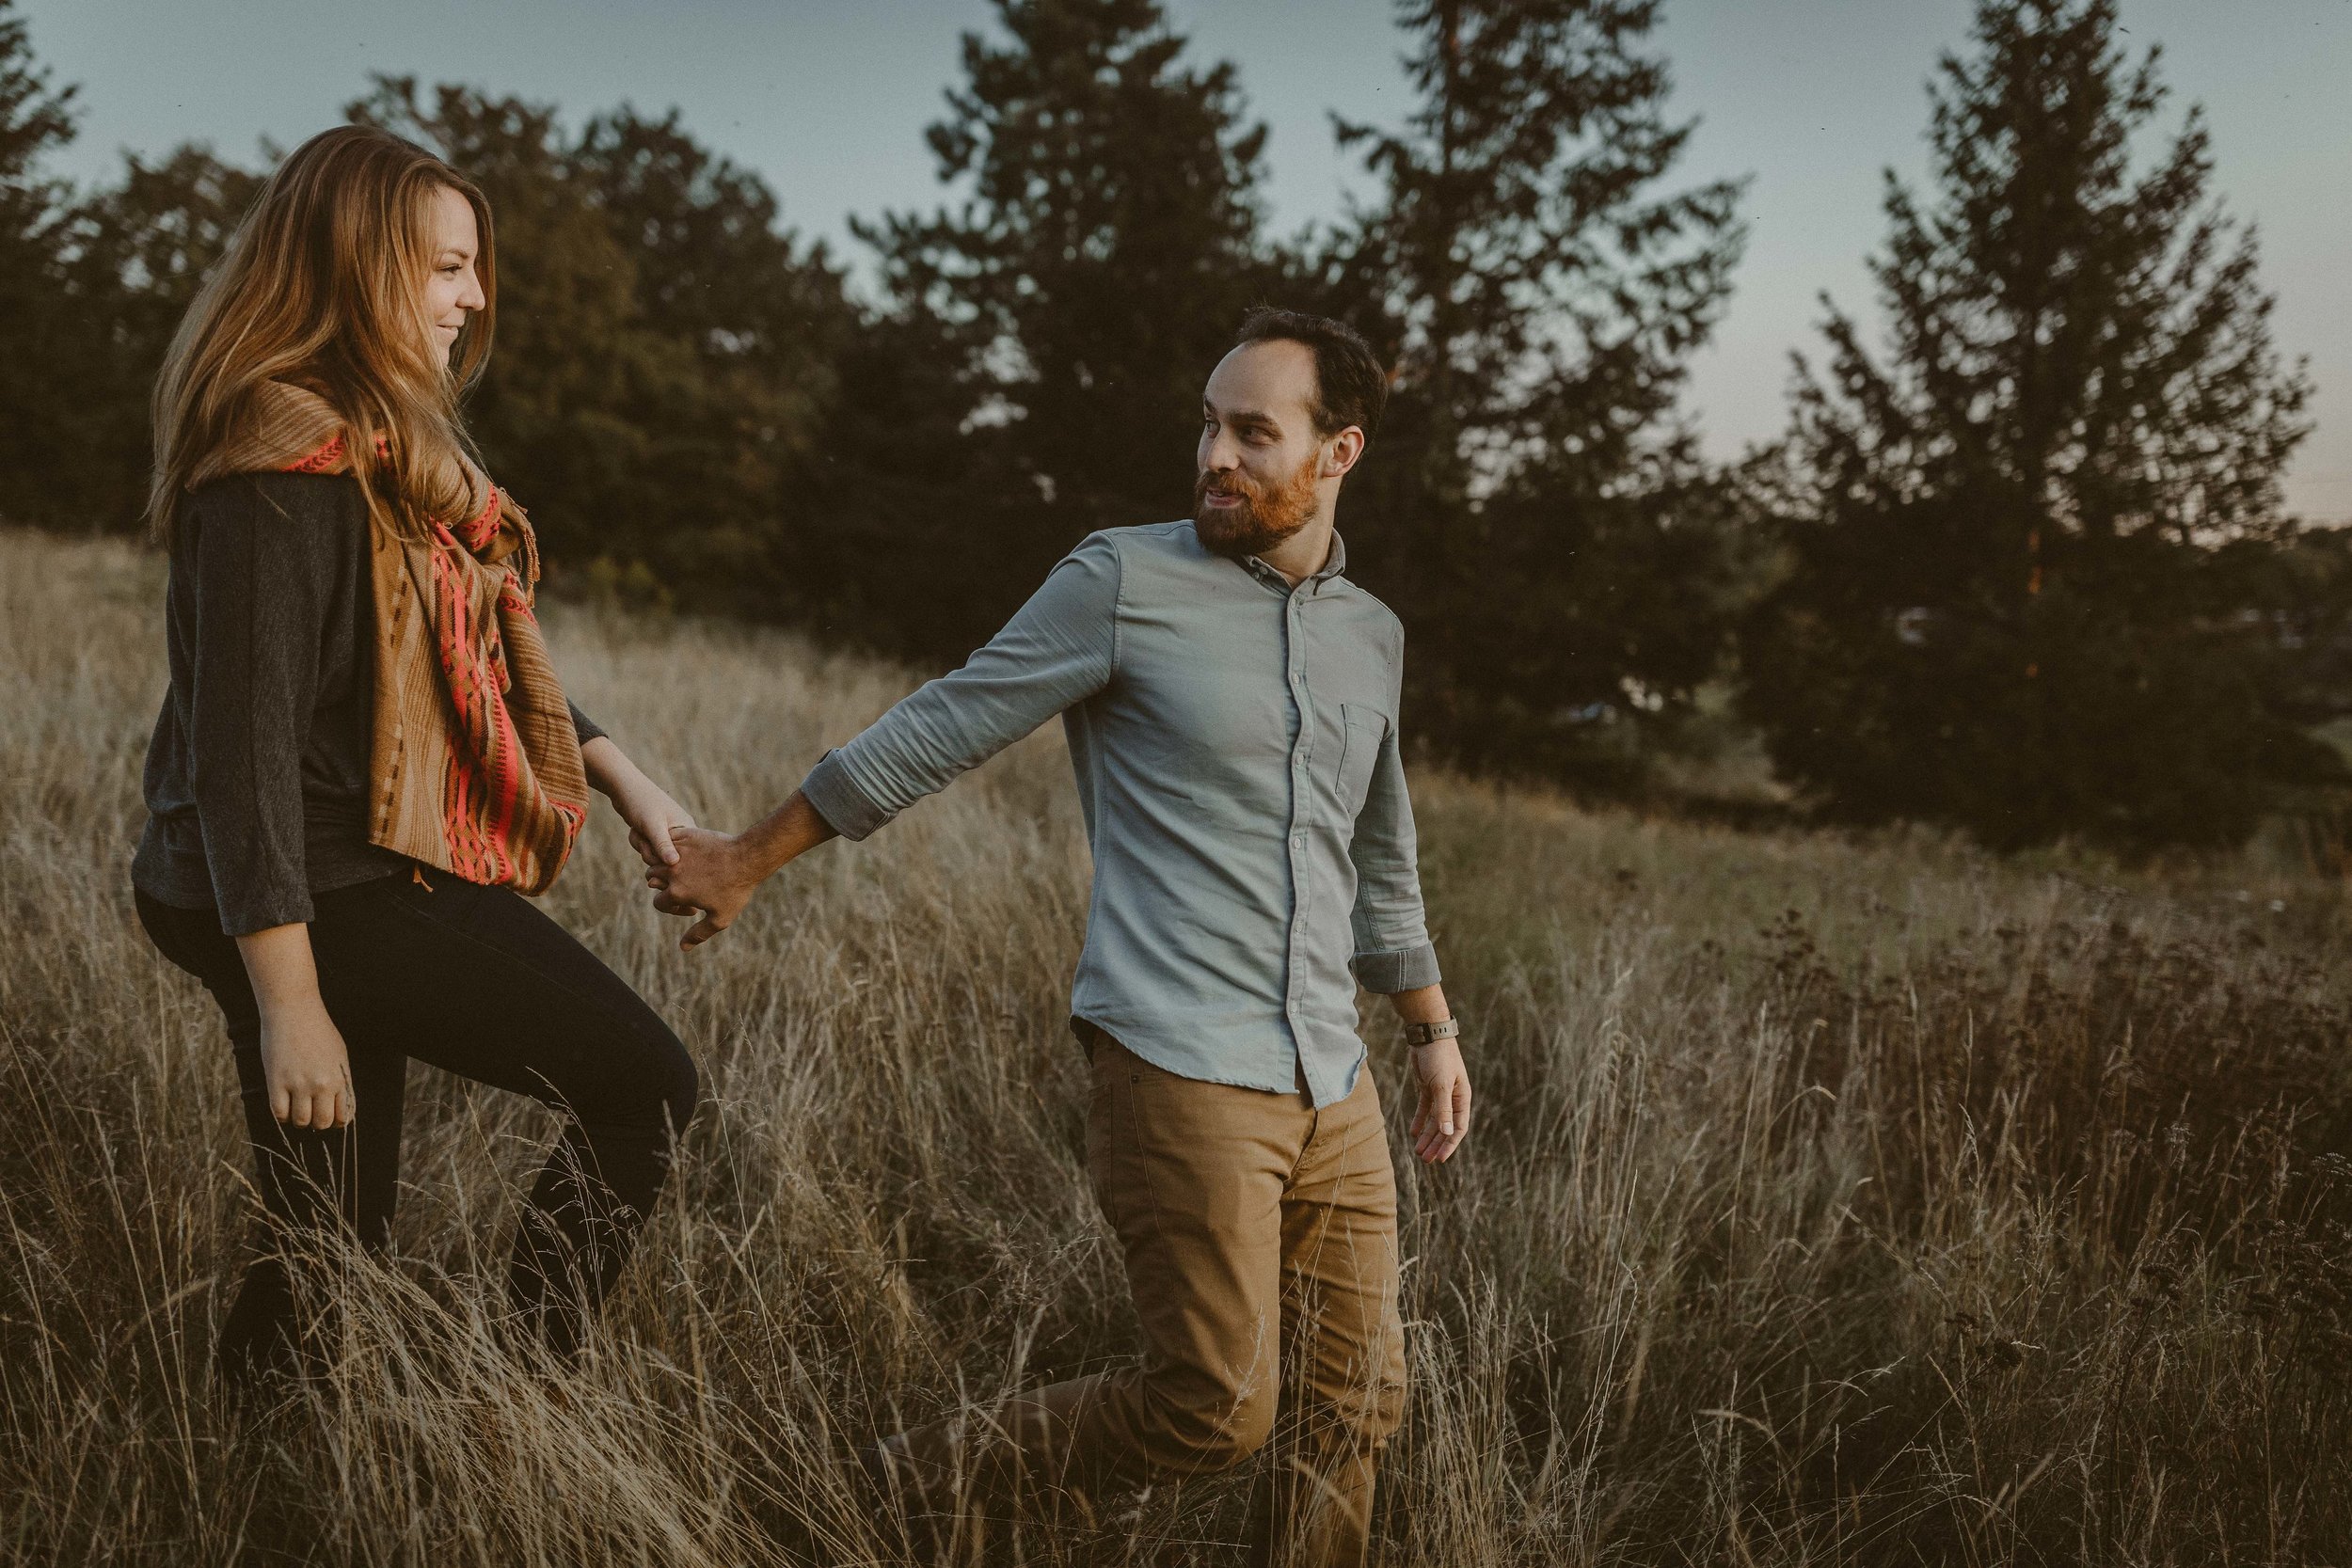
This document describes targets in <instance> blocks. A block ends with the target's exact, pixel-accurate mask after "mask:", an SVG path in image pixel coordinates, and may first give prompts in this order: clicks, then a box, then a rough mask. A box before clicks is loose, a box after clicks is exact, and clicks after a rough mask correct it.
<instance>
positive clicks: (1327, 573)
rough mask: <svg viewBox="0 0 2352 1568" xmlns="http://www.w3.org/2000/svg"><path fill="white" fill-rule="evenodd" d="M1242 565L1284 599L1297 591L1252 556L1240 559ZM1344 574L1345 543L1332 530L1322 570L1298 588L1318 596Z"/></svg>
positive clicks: (1336, 531) (1345, 570) (1287, 580)
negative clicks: (1328, 584)
mask: <svg viewBox="0 0 2352 1568" xmlns="http://www.w3.org/2000/svg"><path fill="white" fill-rule="evenodd" d="M1242 564H1243V565H1245V566H1247V567H1248V568H1249V570H1250V572H1251V573H1252V574H1253V575H1255V576H1256V578H1258V580H1259V581H1261V582H1263V583H1264V584H1265V585H1266V586H1267V587H1269V588H1275V589H1279V590H1280V591H1281V593H1282V594H1283V596H1284V597H1286V598H1287V597H1288V596H1289V595H1290V594H1294V593H1295V592H1296V591H1297V590H1296V589H1294V588H1293V587H1292V586H1291V580H1290V578H1286V577H1284V576H1283V575H1282V574H1281V573H1279V572H1278V571H1276V570H1275V569H1274V568H1273V567H1271V566H1269V565H1267V564H1266V563H1265V562H1263V561H1261V560H1259V559H1258V558H1257V557H1256V556H1254V555H1246V556H1244V557H1242ZM1346 574H1347V541H1346V540H1344V539H1343V538H1341V537H1340V533H1339V531H1338V530H1337V529H1334V530H1332V531H1331V553H1330V554H1329V555H1327V556H1326V557H1325V558H1324V561H1323V569H1322V570H1321V571H1319V572H1317V573H1315V575H1314V576H1312V577H1311V578H1307V579H1306V580H1305V581H1304V582H1301V583H1300V584H1299V585H1298V587H1299V588H1305V589H1309V590H1311V592H1313V593H1317V594H1320V593H1322V592H1323V589H1324V585H1325V584H1327V583H1328V582H1331V581H1333V580H1335V579H1336V578H1342V577H1344V576H1345V575H1346Z"/></svg>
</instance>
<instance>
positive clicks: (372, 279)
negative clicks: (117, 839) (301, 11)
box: [132, 126, 696, 1378]
mask: <svg viewBox="0 0 2352 1568" xmlns="http://www.w3.org/2000/svg"><path fill="white" fill-rule="evenodd" d="M496 279H497V273H496V268H495V266H494V264H493V253H492V247H491V232H490V213H489V209H488V207H487V205H486V204H485V202H484V200H483V198H482V195H481V193H480V192H479V191H477V190H475V189H474V187H473V186H471V185H470V184H469V183H467V182H465V181H464V180H462V179H460V178H459V177H458V176H457V174H456V173H455V172H454V171H453V170H452V169H451V168H449V167H448V166H446V165H444V164H443V163H441V162H440V161H439V160H438V159H437V158H435V157H433V156H432V155H431V154H430V153H427V152H425V151H424V150H421V149H419V148H417V147H414V146H412V145H410V144H409V143H407V142H405V141H403V140H401V139H400V138H399V137H397V136H393V135H389V134H388V133H386V132H383V131H379V130H374V129H371V128H367V127H361V126H346V127H342V128H340V129H337V130H333V131H329V132H327V133H326V134H325V135H320V136H316V137H314V138H312V139H311V140H310V141H309V142H307V143H305V144H304V145H303V146H302V147H301V148H300V149H299V150H296V151H295V152H294V155H293V156H292V157H290V158H288V159H287V160H286V161H285V163H284V164H283V165H282V166H279V168H278V172H277V173H276V174H275V175H273V176H272V177H271V179H270V181H269V183H268V185H267V187H266V188H265V189H264V190H263V192H262V196H261V198H260V200H259V201H258V202H257V203H256V204H255V206H254V209H253V211H252V213H251V214H249V215H248V216H247V217H246V221H245V223H244V225H243V227H242V228H241V229H240V230H238V232H237V235H236V237H235V239H234V240H233V241H232V242H231V243H230V248H229V253H228V255H227V257H226V258H225V259H224V260H223V261H222V262H221V264H220V267H219V269H218V271H217V272H216V273H215V276H214V277H213V278H212V279H211V280H210V281H209V282H208V283H207V284H206V286H205V288H204V290H203V292H202V293H200V294H199V295H198V297H197V299H196V302H195V303H194V304H193V305H192V306H191V307H190V309H189V311H188V315H187V319H186V320H185V321H184V322H183V324H182V325H181V328H180V332H179V336H178V338H177V339H176V340H175V341H174V342H173V344H172V349H171V354H170V356H169V358H168V360H167V363H166V365H165V367H164V371H163V374H162V376H161V377H160V379H159V380H158V382H157V384H156V391H155V410H154V412H155V435H156V467H155V476H154V483H153V490H152V493H151V515H152V516H153V518H154V520H155V522H156V524H157V526H158V527H159V529H161V530H162V531H163V532H164V534H165V536H166V538H167V541H168V544H169V548H170V558H171V578H170V587H169V590H168V594H167V600H166V621H167V627H166V635H167V644H168V648H169V654H170V667H171V689H170V692H169V694H168V695H167V697H166V699H165V702H164V708H163V714H162V716H161V717H160V718H159V719H158V720H157V721H156V724H155V735H154V739H153V741H152V743H151V746H150V749H149V752H148V757H147V771H146V779H145V794H146V800H147V807H148V812H149V818H148V822H147V827H146V831H145V832H144V833H143V835H142V836H141V838H140V841H139V847H138V852H137V855H136V857H135V860H134V862H133V867H132V880H133V882H134V884H135V890H136V896H137V903H138V912H139V919H140V921H141V923H142V924H143V925H144V926H145V927H146V928H147V931H148V934H149V936H150V937H151V938H152V940H153V941H154V943H155V945H156V946H157V947H158V948H159V949H161V950H162V952H163V954H164V956H165V957H166V958H169V959H170V960H171V961H172V962H173V963H175V964H178V965H179V966H180V967H181V968H183V969H184V970H187V971H188V972H189V973H190V974H194V975H196V977H197V978H198V979H199V980H201V981H202V982H203V983H204V985H205V986H206V988H207V989H209V990H211V991H212V993H213V997H214V999H215V1001H216V1002H218V1003H219V1005H220V1010H221V1013H222V1016H223V1018H224V1019H225V1020H226V1021H227V1023H228V1032H229V1039H230V1045H231V1047H232V1048H233V1050H234V1053H235V1056H236V1064H237V1076H238V1081H239V1084H240V1085H241V1087H242V1089H243V1092H244V1100H245V1116H246V1131H247V1135H248V1136H249V1138H250V1140H251V1142H252V1146H253V1156H254V1164H255V1169H256V1174H257V1176H258V1178H259V1185H260V1190H261V1193H262V1198H263V1200H264V1203H265V1204H266V1206H267V1209H268V1211H269V1214H270V1217H271V1221H272V1227H271V1228H272V1229H273V1230H274V1231H275V1232H276V1233H277V1234H276V1237H275V1240H274V1241H273V1243H272V1244H269V1245H267V1246H264V1247H263V1248H262V1249H261V1250H260V1253H259V1255H258V1256H257V1257H256V1259H255V1260H254V1261H253V1262H252V1264H251V1265H250V1267H249V1268H248V1269H247V1270H246V1275H245V1281H244V1285H243V1288H242V1289H241V1290H240V1291H239V1293H238V1296H237V1300H236V1304H235V1306H234V1307H233V1308H232V1309H231V1310H230V1314H229V1319H228V1322H227V1324H226V1326H225V1328H224V1330H223V1333H222V1337H221V1343H220V1346H219V1354H220V1357H221V1361H222V1364H223V1366H224V1369H225V1370H227V1371H228V1372H229V1373H230V1375H231V1376H232V1377H240V1378H241V1377H244V1376H247V1375H250V1374H252V1373H254V1372H257V1371H260V1370H266V1369H271V1368H280V1369H283V1368H291V1367H293V1366H295V1365H300V1364H304V1363H311V1364H314V1363H315V1361H316V1359H317V1357H318V1356H319V1355H321V1354H324V1352H325V1350H326V1346H325V1345H324V1343H323V1342H322V1339H321V1335H322V1324H323V1323H324V1322H326V1321H331V1320H327V1319H326V1318H325V1317H324V1315H323V1314H319V1313H313V1312H309V1311H308V1310H307V1309H306V1310H305V1311H304V1312H302V1313H298V1312H297V1302H296V1291H295V1290H294V1277H293V1276H292V1275H291V1274H290V1273H289V1257H290V1255H292V1254H294V1253H298V1252H299V1251H300V1250H301V1249H300V1246H299V1244H298V1243H300V1242H301V1241H302V1239H303V1236H304V1233H306V1232H308V1233H310V1235H311V1237H312V1239H314V1240H315V1238H316V1236H317V1234H318V1233H319V1232H321V1231H323V1230H326V1229H328V1228H330V1227H336V1226H338V1225H340V1226H342V1227H348V1230H349V1232H350V1233H352V1234H356V1235H357V1237H358V1240H359V1241H360V1242H361V1243H363V1244H365V1245H368V1246H371V1247H379V1248H380V1247H382V1246H383V1245H384V1244H385V1243H386V1242H387V1240H388V1239H389V1233H390V1227H391V1218H392V1206H393V1201H394V1196H395V1181H396V1177H397V1173H398V1166H399V1156H400V1134H401V1111H402V1080H403V1076H404V1069H405V1067H406V1064H407V1060H408V1058H409V1057H411V1056H415V1057H418V1058H420V1059H421V1060H423V1061H427V1062H430V1063H432V1064H433V1065H434V1066H436V1067H439V1068H443V1069H447V1070H449V1071H452V1072H455V1073H458V1074H461V1075H463V1076H465V1077H468V1078H473V1079H478V1080H480V1081H481V1082H484V1083H487V1084H495V1085H498V1086H499V1087H501V1088H505V1089H512V1090H515V1091H516V1092H517V1093H521V1094H528V1095H531V1096H532V1097H533V1098H535V1099H538V1100H540V1101H545V1102H546V1103H547V1104H548V1105H550V1106H552V1107H554V1108H555V1109H557V1110H558V1111H560V1112H562V1113H563V1115H564V1133H563V1137H562V1140H561V1142H560V1143H559V1144H558V1145H557V1148H556V1149H555V1152H554V1153H553V1155H552V1156H551V1157H550V1158H549V1159H548V1164H547V1165H546V1168H545V1169H543V1170H542V1171H541V1172H540V1173H539V1178H538V1181H537V1184H536V1185H535V1186H534V1187H533V1188H532V1194H531V1200H530V1203H529V1205H528V1206H527V1208H526V1209H525V1211H524V1214H523V1219H522V1222H521V1225H520V1227H519V1229H518V1232H517V1235H516V1241H515V1248H514V1261H513V1271H512V1277H511V1281H510V1292H509V1293H510V1300H511V1302H512V1305H513V1308H514V1311H515V1321H516V1323H517V1324H518V1325H519V1326H521V1327H523V1328H524V1329H526V1330H527V1331H528V1332H530V1333H532V1334H534V1335H535V1336H536V1337H538V1338H540V1339H541V1340H542V1341H543V1342H545V1343H546V1344H547V1345H548V1346H549V1347H550V1348H552V1349H553V1350H555V1351H556V1352H557V1353H559V1354H568V1353H570V1352H571V1351H573V1350H574V1349H575V1348H576V1347H577V1346H578V1344H579V1341H580V1334H581V1332H582V1330H583V1328H584V1326H585V1323H586V1320H587V1319H588V1318H589V1316H591V1315H592V1314H593V1312H594V1310H595V1308H596V1304H597V1303H598V1302H599V1300H600V1299H601V1298H602V1296H603V1294H604V1292H605V1291H606V1290H607V1289H608V1288H609V1287H610V1286H611V1284H612V1280H613V1277H614V1276H615V1275H617V1274H618V1272H619V1270H620V1268H621V1265H622V1263H623V1261H624V1260H625V1259H626V1258H627V1255H628V1250H629V1247H630V1244H631V1243H632V1242H633V1241H634V1239H635V1236H636V1233H637V1231H638V1229H639V1227H641V1225H642V1224H643V1222H644V1216H645V1214H646V1212H648V1211H649V1210H650V1209H651V1208H652V1206H653V1203H654V1200H655V1197H656V1196H657V1195H658V1194H659V1192H660V1187H661V1183H662V1180H663V1178H664V1176H665V1175H666V1173H667V1171H668V1168H669V1164H670V1156H671V1149H672V1147H673V1143H674V1141H675V1138H676V1136H677V1135H678V1133H679V1132H682V1131H683V1129H684V1127H685V1124H686V1122H687V1119H688V1117H691V1115H692V1113H693V1109H694V1102H695V1095H696V1089H695V1076H694V1068H693V1064H692V1062H691V1060H690V1059H689V1058H688V1056H687V1054H686V1051H685V1048H684V1047H683V1046H681V1045H680V1044H679V1043H678V1039H677V1037H676V1036H675V1035H674V1034H673V1033H671V1031H670V1030H669V1028H668V1027H667V1026H666V1025H664V1024H663V1023H662V1022H661V1020H660V1018H658V1017H656V1016H655V1014H654V1013H653V1011H652V1009H650V1008H649V1007H647V1006H645V1004H644V1002H643V1001H642V1000H640V999H639V998H638V996H637V995H636V993H635V992H633V991H632V990H629V988H628V985H626V984H625V983H624V982H623V981H622V980H621V979H620V978H619V977H618V976H617V975H615V974H612V971H611V970H609V969H607V968H606V967H605V966H604V965H603V964H602V963H600V962H598V961H597V960H596V958H595V957H594V956H592V955H591V954H590V953H589V952H588V950H587V949H586V948H584V947H582V946H580V943H579V942H576V941H574V940H573V939H572V938H571V937H570V936H568V935H566V934H565V933H564V931H563V930H562V929H561V928H560V927H557V926H556V925H555V924H554V923H553V922H552V921H550V920H549V919H548V917H547V916H546V915H544V914H541V913H540V912H539V911H537V910H535V909H534V908H532V906H531V905H530V904H528V903H526V902H525V901H524V898H523V896H522V895H535V894H538V893H541V892H543V891H545V890H546V888H547V887H548V884H549V883H550V882H552V881H553V880H554V879H555V876H556V874H557V872H558V871H559V870H560V869H561V868H562V866H563V864H564V860H565V858H566V857H567V856H568V855H569V854H570V852H571V849H572V847H573V844H574V843H575V841H576V840H577V838H578V836H579V833H580V827H581V825H582V824H583V823H584V822H585V820H586V816H587V801H588V789H589V787H590V786H592V785H593V786H594V787H595V788H596V789H597V790H599V791H601V792H602V793H603V794H604V795H605V796H606V797H607V798H608V799H610V800H611V801H612V805H613V808H614V809H615V810H616V811H618V812H619V813H620V815H621V816H622V817H623V818H624V819H625V820H627V822H628V825H629V833H630V842H631V843H632V844H633V845H635V846H636V847H637V849H638V852H639V853H640V854H641V855H644V856H645V857H646V858H647V860H648V863H651V862H652V861H654V860H656V859H667V858H671V851H670V849H669V844H670V830H671V829H672V828H674V827H680V826H687V825H691V818H689V817H688V816H687V815H686V814H685V813H684V812H683V811H681V810H679V809H678V807H677V805H676V804H675V802H674V801H672V800H671V799H670V798H669V797H668V796H667V795H666V794H664V793H663V792H662V791H661V790H660V788H658V787H656V786H655V784H653V783H652V782H651V781H650V780H648V779H647V778H646V777H645V776H644V774H643V773H642V772H640V771H639V770H638V769H637V768H636V767H635V766H634V765H633V764H631V763H630V761H629V760H628V757H627V756H625V755H623V754H622V752H621V751H620V748H619V747H617V746H616V745H614V744H613V742H612V739H611V737H609V736H606V735H604V734H603V732H602V731H600V730H598V729H597V728H596V726H595V725H594V724H592V723H590V722H589V721H588V720H587V719H586V718H585V717H584V716H583V715H581V713H580V710H579V709H578V708H576V707H573V706H572V705H570V704H569V703H568V701H567V700H566V699H565V698H564V694H563V689H562V687H561V686H560V685H559V684H558V682H557V680H556V676H555V673H554V670H553V668H552V667H551V666H550V665H549V663H548V657H547V653H546V649H545V646H544V644H543V643H542V641H541V640H540V636H539V632H538V628H537V626H536V624H535V622H534V621H533V620H532V610H531V603H532V583H533V582H534V581H535V580H536V578H538V575H539V568H538V555H537V550H536V547H535V546H534V543H533V541H532V531H531V525H530V523H529V522H528V520H527V519H526V518H525V517H524V515H523V513H522V510H521V508H519V507H518V506H516V504H515V503H514V501H513V500H512V499H510V498H509V497H508V496H507V495H506V493H505V492H504V491H502V490H501V489H499V488H498V487H497V486H496V485H494V484H492V483H490V481H489V480H488V478H487V477H486V476H485V474H484V473H483V472H482V470H481V468H480V467H479V466H478V465H477V464H476V463H475V462H474V460H473V459H472V457H471V455H470V451H469V444H468V441H467V437H466V434H465V431H464V428H463V426H462V425H461V423H460V422H459V419H458V414H457V398H458V394H459V392H460V390H461V389H462V388H464V387H465V386H467V385H468V384H469V382H470V381H471V380H472V379H473V378H474V377H475V376H476V375H477V374H479V372H480V371H481V369H482V365H483V361H484V360H485V357H486V356H488V353H489V348H490V332H491V325H492V320H493V317H494V313H495V301H496V295H497V281H496ZM288 1243H294V1244H288Z"/></svg>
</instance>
